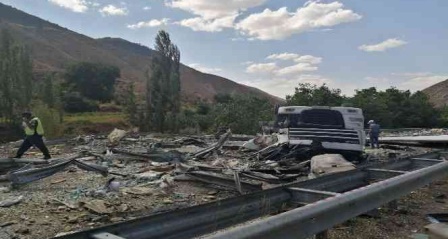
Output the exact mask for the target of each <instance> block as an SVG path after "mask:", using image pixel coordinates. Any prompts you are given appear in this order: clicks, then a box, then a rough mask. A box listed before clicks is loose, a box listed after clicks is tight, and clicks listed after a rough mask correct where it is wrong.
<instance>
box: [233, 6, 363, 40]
mask: <svg viewBox="0 0 448 239" xmlns="http://www.w3.org/2000/svg"><path fill="white" fill-rule="evenodd" d="M361 18H362V16H361V15H359V14H357V13H354V12H353V11H352V10H349V9H343V4H342V3H339V2H332V3H320V2H307V3H306V4H305V5H304V6H303V7H302V8H298V9H297V11H295V12H288V10H287V8H286V7H283V8H280V9H278V10H277V11H272V10H270V9H265V10H264V11H263V12H261V13H255V14H252V15H250V16H248V17H247V18H245V19H243V20H242V21H240V22H239V23H238V24H237V26H236V28H237V29H238V30H240V31H241V32H242V33H243V34H246V35H249V36H251V37H255V38H257V39H259V40H281V39H285V38H287V37H290V36H292V35H294V34H300V33H303V32H305V31H310V30H314V29H319V28H328V27H331V26H335V25H338V24H341V23H347V22H353V21H357V20H359V19H361Z"/></svg>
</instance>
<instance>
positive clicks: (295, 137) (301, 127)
mask: <svg viewBox="0 0 448 239" xmlns="http://www.w3.org/2000/svg"><path fill="white" fill-rule="evenodd" d="M274 127H275V128H277V129H278V138H279V141H283V142H285V141H287V142H288V143H289V145H303V146H310V145H312V144H313V143H314V144H315V143H317V144H318V145H321V146H322V148H323V149H324V150H325V151H326V152H329V153H332V152H336V153H340V154H343V155H344V156H346V157H348V158H353V157H355V158H356V157H359V156H360V155H361V154H362V152H363V149H364V145H365V141H366V135H365V132H364V116H363V113H362V110H361V109H359V108H353V107H328V106H282V107H278V108H277V112H276V121H275V125H274ZM355 160H356V159H355Z"/></svg>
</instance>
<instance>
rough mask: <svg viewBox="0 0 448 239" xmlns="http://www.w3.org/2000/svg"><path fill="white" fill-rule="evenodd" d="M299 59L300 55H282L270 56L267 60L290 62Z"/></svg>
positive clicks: (286, 53)
mask: <svg viewBox="0 0 448 239" xmlns="http://www.w3.org/2000/svg"><path fill="white" fill-rule="evenodd" d="M297 58H299V54H296V53H288V52H285V53H280V54H272V55H269V56H268V57H266V59H269V60H283V61H288V60H295V59H297Z"/></svg>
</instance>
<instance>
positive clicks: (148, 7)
mask: <svg viewBox="0 0 448 239" xmlns="http://www.w3.org/2000/svg"><path fill="white" fill-rule="evenodd" d="M143 10H145V11H148V10H151V7H150V6H145V7H144V8H143Z"/></svg>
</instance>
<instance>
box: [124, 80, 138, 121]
mask: <svg viewBox="0 0 448 239" xmlns="http://www.w3.org/2000/svg"><path fill="white" fill-rule="evenodd" d="M124 103H125V105H124V112H125V113H126V117H127V119H128V121H129V123H131V124H132V125H138V124H139V119H138V117H139V116H138V107H137V95H136V94H135V85H134V83H133V82H132V83H130V84H129V85H128V86H127V88H126V90H125V93H124Z"/></svg>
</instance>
